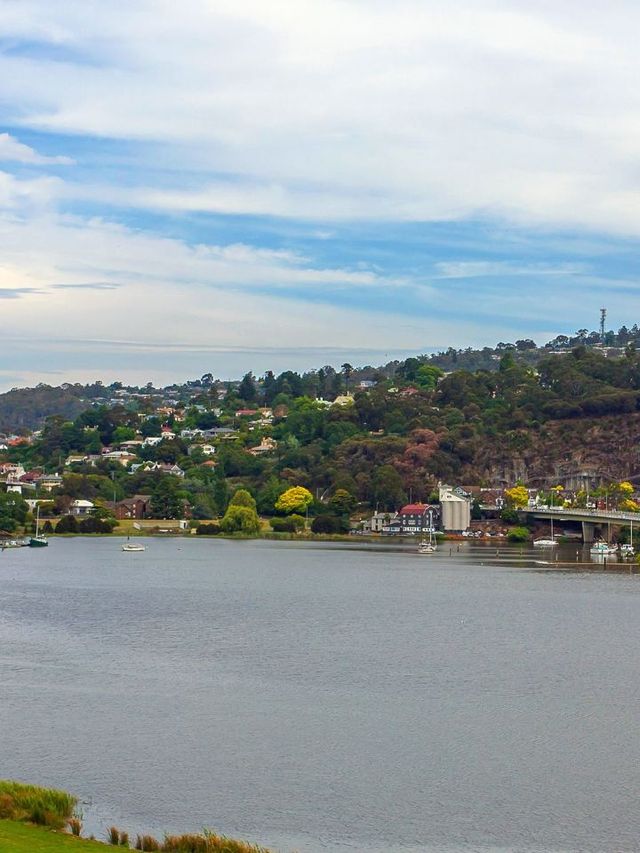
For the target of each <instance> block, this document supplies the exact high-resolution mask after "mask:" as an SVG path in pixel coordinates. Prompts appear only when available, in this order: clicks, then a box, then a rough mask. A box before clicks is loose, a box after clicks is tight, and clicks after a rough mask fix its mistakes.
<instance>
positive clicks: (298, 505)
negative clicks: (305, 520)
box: [275, 486, 313, 513]
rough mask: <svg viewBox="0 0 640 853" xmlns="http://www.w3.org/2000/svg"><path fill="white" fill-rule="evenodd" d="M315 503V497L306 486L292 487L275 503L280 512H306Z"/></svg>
mask: <svg viewBox="0 0 640 853" xmlns="http://www.w3.org/2000/svg"><path fill="white" fill-rule="evenodd" d="M312 503H313V495H312V494H311V492H310V491H309V489H305V487H304V486H292V487H291V488H290V489H287V491H286V492H283V493H282V494H281V495H280V497H279V498H278V500H277V501H276V503H275V507H276V509H277V511H278V512H286V513H290V512H305V511H306V509H307V507H308V506H310V505H311V504H312Z"/></svg>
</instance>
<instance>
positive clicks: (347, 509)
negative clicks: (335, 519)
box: [329, 489, 357, 516]
mask: <svg viewBox="0 0 640 853" xmlns="http://www.w3.org/2000/svg"><path fill="white" fill-rule="evenodd" d="M356 504H357V501H356V499H355V498H354V496H353V495H352V494H351V493H350V492H348V491H347V490H346V489H336V491H335V492H334V493H333V495H332V496H331V498H330V499H329V509H331V511H332V512H335V513H336V515H346V516H349V515H351V513H352V512H353V511H354V509H355V508H356Z"/></svg>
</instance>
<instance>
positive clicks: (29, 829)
mask: <svg viewBox="0 0 640 853" xmlns="http://www.w3.org/2000/svg"><path fill="white" fill-rule="evenodd" d="M105 846H106V845H105V844H103V843H102V842H99V841H89V840H87V839H84V838H76V837H75V836H74V835H70V834H69V833H66V832H56V831H54V830H51V829H47V828H46V827H43V826H35V825H34V824H28V823H18V822H17V821H11V820H0V850H2V853H105Z"/></svg>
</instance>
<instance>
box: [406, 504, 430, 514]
mask: <svg viewBox="0 0 640 853" xmlns="http://www.w3.org/2000/svg"><path fill="white" fill-rule="evenodd" d="M430 508H431V507H430V505H429V504H407V505H406V506H403V507H402V509H401V510H400V514H401V515H422V514H423V513H424V512H426V510H428V509H430Z"/></svg>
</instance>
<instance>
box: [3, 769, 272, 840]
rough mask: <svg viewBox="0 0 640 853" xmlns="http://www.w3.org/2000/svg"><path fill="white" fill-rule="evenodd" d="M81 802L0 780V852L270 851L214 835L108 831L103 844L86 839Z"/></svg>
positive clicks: (61, 793) (52, 791) (55, 792)
mask: <svg viewBox="0 0 640 853" xmlns="http://www.w3.org/2000/svg"><path fill="white" fill-rule="evenodd" d="M77 807H78V799H77V798H76V797H74V796H73V795H72V794H68V793H66V792H65V791H61V790H57V789H54V788H41V787H39V786H36V785H28V784H26V783H23V782H15V781H11V780H0V850H2V853H67V851H78V853H83V851H86V853H98V851H104V850H105V848H106V847H114V846H115V847H118V848H120V849H122V848H126V849H135V850H141V851H158V853H269V851H268V850H267V848H265V847H260V846H258V845H255V844H249V843H248V842H245V841H236V840H234V839H232V838H227V837H226V836H222V835H217V834H216V833H215V832H212V831H210V830H203V831H202V832H201V833H189V834H187V835H167V834H165V835H164V837H163V838H162V839H157V838H155V837H154V836H152V835H146V834H139V833H138V834H136V835H135V837H130V836H129V833H128V832H126V831H124V830H121V829H118V828H117V827H115V826H109V827H105V834H104V840H102V839H96V838H95V837H94V836H93V835H91V836H90V837H89V838H83V837H82V817H81V813H79V812H78V810H77Z"/></svg>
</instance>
